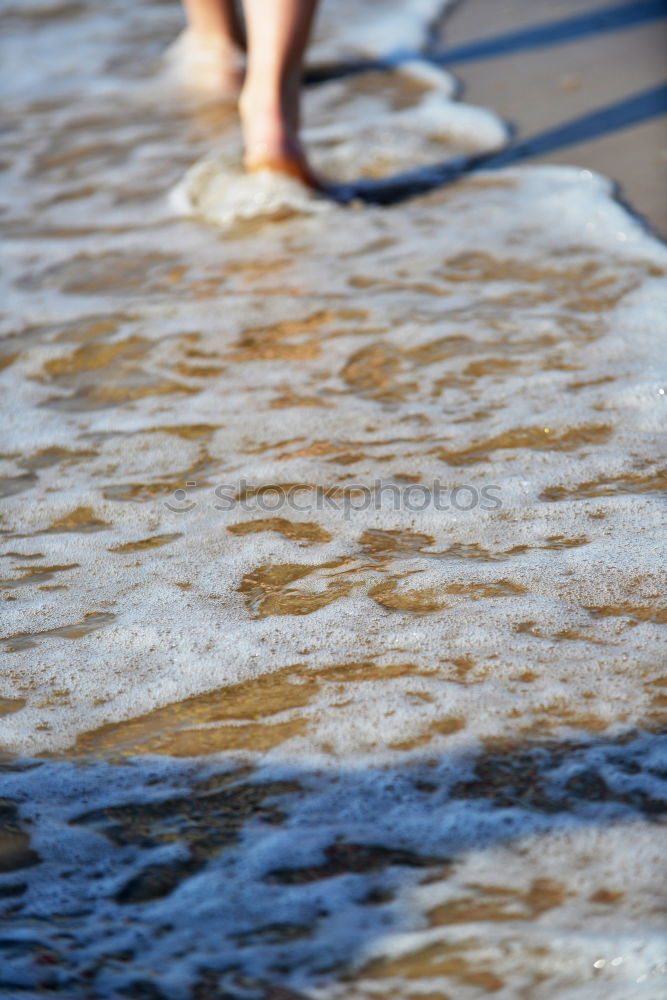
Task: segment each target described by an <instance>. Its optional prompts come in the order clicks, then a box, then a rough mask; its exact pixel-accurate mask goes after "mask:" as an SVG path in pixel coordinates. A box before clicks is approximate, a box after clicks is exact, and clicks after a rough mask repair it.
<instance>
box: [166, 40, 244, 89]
mask: <svg viewBox="0 0 667 1000" xmlns="http://www.w3.org/2000/svg"><path fill="white" fill-rule="evenodd" d="M167 60H168V62H169V64H170V65H171V67H172V69H173V71H174V75H175V76H176V78H177V79H178V82H179V83H180V85H181V86H183V87H184V88H185V89H186V90H188V91H190V93H192V94H193V95H195V96H197V97H218V98H228V99H236V98H237V97H238V95H239V91H240V90H241V85H242V83H243V56H242V53H241V52H240V50H239V49H238V47H237V46H236V45H235V44H234V43H233V42H230V40H229V39H228V38H226V37H223V36H216V35H212V34H210V33H209V34H205V35H203V34H200V33H198V32H196V31H194V30H193V29H192V28H186V30H185V31H183V32H182V33H181V34H180V35H179V37H178V38H177V39H176V41H175V42H174V44H173V45H172V46H171V48H170V49H169V50H168V52H167Z"/></svg>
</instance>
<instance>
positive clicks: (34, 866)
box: [0, 730, 667, 1000]
mask: <svg viewBox="0 0 667 1000" xmlns="http://www.w3.org/2000/svg"><path fill="white" fill-rule="evenodd" d="M230 765H231V769H230ZM0 795H2V798H1V799H0V803H1V804H2V814H0V820H2V821H3V822H4V823H5V824H6V829H7V830H8V831H9V833H10V834H13V836H14V842H13V845H14V846H13V847H12V842H10V844H9V849H7V848H6V847H5V849H4V853H2V854H0V991H1V992H2V995H3V996H6V997H8V998H9V997H12V998H16V1000H19V998H20V997H21V996H26V997H28V996H29V997H33V996H36V995H37V993H36V992H33V991H39V995H40V996H42V995H45V994H44V993H42V992H41V990H45V991H47V992H49V995H51V994H52V993H57V994H58V995H59V996H63V997H67V1000H91V998H93V997H94V998H95V1000H121V998H123V1000H128V998H129V1000H184V998H187V1000H199V998H204V997H205V998H206V1000H209V998H215V1000H304V994H303V993H302V991H301V987H302V986H305V987H306V994H305V995H311V993H310V990H309V989H308V988H307V987H308V984H313V983H317V984H319V985H326V984H331V983H332V982H333V983H336V982H338V983H340V982H341V981H344V978H345V976H346V975H349V974H350V973H352V974H354V972H355V969H357V968H358V967H359V965H362V966H363V964H364V962H365V958H364V956H365V955H366V954H367V949H368V948H369V947H371V948H372V946H373V944H374V942H377V941H378V940H381V939H382V938H383V937H384V936H385V935H387V934H392V933H397V932H401V931H410V930H414V929H415V928H418V927H423V926H424V923H423V921H424V916H423V915H422V914H421V913H420V912H417V911H416V910H415V908H414V904H413V903H411V898H412V897H411V891H412V889H414V888H416V887H417V886H418V885H420V884H423V883H424V882H425V881H433V880H434V879H435V880H437V881H439V882H443V883H444V882H446V881H447V880H448V879H449V878H450V876H451V875H455V865H456V864H457V862H458V861H460V860H463V859H464V858H465V857H466V855H468V854H471V853H476V852H483V851H484V850H486V849H489V848H490V849H494V848H499V847H502V846H508V847H509V846H511V845H512V844H526V843H527V842H528V841H532V840H533V839H537V840H538V841H539V839H540V838H545V837H549V836H552V835H556V836H557V837H562V836H563V835H567V836H569V835H571V834H574V835H575V836H576V835H577V834H578V833H583V834H584V835H585V831H586V830H587V829H589V830H590V829H596V830H600V831H601V830H603V829H605V828H606V829H610V828H612V827H614V826H620V827H622V828H624V829H625V831H626V836H627V837H628V839H629V840H631V838H632V837H633V831H634V830H635V829H637V825H638V824H641V825H642V826H643V827H645V828H646V827H647V826H648V827H649V828H651V827H653V825H654V824H656V826H657V825H662V824H664V821H665V818H666V817H667V742H666V740H665V735H664V734H663V735H661V734H660V733H659V732H656V733H646V732H639V731H637V730H634V731H629V732H626V733H625V734H619V735H618V736H616V737H605V736H604V735H600V736H597V737H592V736H591V735H590V734H587V735H584V736H582V737H580V738H577V737H576V736H574V737H572V738H569V739H562V738H561V739H557V738H553V737H552V738H549V737H548V736H546V738H544V739H543V740H541V741H538V742H535V741H533V742H531V741H530V740H528V741H525V740H522V739H521V738H518V739H517V740H516V742H514V743H512V742H508V743H505V744H502V745H498V746H497V747H495V748H494V747H492V746H488V747H486V748H485V749H482V750H478V751H475V750H474V749H472V748H471V750H470V751H469V752H468V753H459V754H457V753H454V754H449V755H448V754H442V753H441V754H439V755H434V754H433V753H430V754H428V755H426V757H425V758H424V759H422V760H415V759H412V760H409V761H406V762H403V763H400V764H392V765H387V766H384V767H383V766H378V767H370V768H368V767H356V768H355V767H351V768H349V767H348V768H346V767H345V766H338V767H336V766H332V767H331V769H330V770H329V769H326V768H322V767H321V765H320V766H313V767H309V766H308V762H307V761H304V762H302V763H301V764H292V765H290V764H285V765H277V766H275V765H274V766H273V767H266V766H265V767H262V766H261V765H260V766H259V767H258V768H257V769H254V768H252V767H242V766H241V767H238V766H234V762H233V755H232V759H231V760H230V759H229V758H228V757H225V755H222V756H221V757H218V758H212V759H211V758H209V759H208V760H206V759H201V758H199V759H192V758H191V759H189V760H185V761H179V760H173V759H171V760H170V759H165V758H158V759H156V758H154V757H148V758H141V757H138V758H134V759H132V758H127V757H126V758H124V759H123V760H121V761H120V762H119V763H117V764H112V763H105V762H100V761H94V760H91V761H90V762H88V763H87V764H86V763H82V762H74V761H65V760H60V761H57V760H51V761H49V760H47V761H32V762H29V761H24V762H21V761H17V762H15V763H13V764H12V763H8V764H7V763H6V764H4V766H0ZM24 814H25V818H24ZM26 819H27V820H28V823H27V825H25V820H26ZM22 828H24V829H25V830H29V831H30V836H31V838H32V845H31V846H30V847H28V845H21V844H20V842H19V840H18V837H19V831H20V830H21V829H22ZM656 835H657V834H656ZM17 845H18V846H17ZM8 850H9V854H10V855H11V853H12V850H13V852H14V855H13V861H12V863H11V864H6V863H5V864H4V866H3V864H2V862H3V861H5V862H6V861H7V857H8ZM561 850H562V852H563V854H562V857H563V860H565V859H566V858H567V847H566V845H563V846H562V847H561ZM629 850H630V851H631V850H632V847H630V848H629ZM573 863H574V859H573ZM544 871H545V872H546V873H548V871H549V869H548V865H547V866H546V867H545V869H544ZM542 874H543V873H542V867H541V865H540V863H539V861H538V860H537V859H536V856H535V855H534V858H533V862H532V863H531V866H529V867H528V868H527V870H526V881H527V882H529V881H530V879H531V878H534V877H535V876H536V875H537V876H539V879H542ZM498 877H499V879H500V880H501V881H502V873H499V876H498ZM509 877H510V878H511V877H513V876H509ZM603 877H604V876H603ZM563 878H564V879H565V880H566V881H567V880H568V878H569V879H570V887H571V885H572V882H571V873H566V872H563ZM539 879H538V881H539ZM454 885H455V886H457V892H459V893H460V891H461V887H460V886H458V884H457V883H456V882H455V883H454ZM249 887H250V888H249ZM519 891H520V890H519V888H518V887H517V892H519ZM587 891H588V890H587ZM510 895H511V886H510ZM494 898H495V897H494ZM587 905H588V904H586V903H585V901H584V900H583V897H582V906H583V910H582V913H585V912H586V908H587ZM539 912H541V911H538V915H539ZM575 912H576V911H575ZM478 919H479V917H475V915H474V914H471V915H470V916H469V917H468V918H463V917H462V918H461V921H462V926H465V924H466V923H467V922H468V923H469V924H470V930H471V934H473V936H474V935H475V934H478V933H479V930H480V928H479V926H477V924H476V923H475V920H478ZM512 919H513V920H514V924H513V930H512V933H513V935H514V937H515V940H516V939H517V935H518V939H520V938H521V935H522V934H524V933H529V934H530V933H533V931H534V929H535V926H534V925H530V924H529V923H527V922H526V921H528V922H530V920H532V919H533V917H531V916H530V912H528V913H527V914H526V915H525V916H523V917H522V916H521V912H519V913H518V916H517V915H516V914H515V916H514V917H513V918H512ZM535 919H536V917H535ZM571 919H572V918H571ZM576 919H577V918H576V917H575V918H574V920H575V921H576ZM582 919H584V918H583V917H582ZM631 919H632V918H631V917H629V916H628V913H627V911H626V913H625V915H624V916H623V917H621V918H620V924H619V927H620V929H621V933H625V930H626V929H627V926H628V921H629V920H631ZM649 923H650V922H649ZM529 925H530V926H531V930H530V931H529V932H527V931H526V928H528V927H529ZM444 929H445V931H446V928H444ZM578 930H581V931H582V933H583V931H584V928H577V927H576V926H572V927H570V928H569V929H568V932H570V933H574V934H576V933H577V931H578ZM646 930H647V928H646V927H644V925H642V930H641V933H642V934H645V933H646ZM546 933H548V931H546ZM656 933H658V932H656ZM613 935H614V932H613V931H612V932H611V937H610V947H613V946H614V936H613ZM584 936H585V935H584ZM455 940H456V939H455ZM445 947H446V942H445ZM44 956H46V958H45V957H44ZM463 964H464V965H465V962H464V963H463ZM527 971H529V970H527ZM590 971H591V976H592V975H593V974H594V970H593V969H591V970H590ZM341 977H342V978H341ZM197 978H199V988H197V987H195V986H194V981H195V980H196V979H197ZM188 980H189V981H190V983H191V985H190V986H189V987H186V983H187V981H188ZM656 986H657V983H656ZM466 995H467V994H466ZM654 995H656V996H657V993H656V994H654Z"/></svg>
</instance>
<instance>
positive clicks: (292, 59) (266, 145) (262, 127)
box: [239, 0, 320, 187]
mask: <svg viewBox="0 0 667 1000" xmlns="http://www.w3.org/2000/svg"><path fill="white" fill-rule="evenodd" d="M316 7H317V0H244V8H245V15H246V25H247V32H248V68H247V73H246V79H245V83H244V86H243V92H242V94H241V101H240V103H239V110H240V113H241V124H242V126H243V139H244V143H245V166H246V170H248V171H251V172H252V171H257V170H263V169H269V170H276V171H279V172H280V173H284V174H289V175H290V176H292V177H296V178H297V179H298V180H300V181H303V182H304V183H305V184H308V185H309V186H311V187H320V184H319V183H318V181H317V179H316V178H315V176H314V175H313V173H312V171H311V170H310V167H309V166H308V161H307V160H306V156H305V153H304V151H303V148H302V146H301V143H300V141H299V103H300V101H299V98H300V89H301V72H302V63H303V55H304V51H305V48H306V44H307V42H308V37H309V35H310V29H311V26H312V23H313V17H314V14H315V9H316Z"/></svg>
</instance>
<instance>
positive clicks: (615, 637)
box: [0, 0, 667, 1000]
mask: <svg viewBox="0 0 667 1000" xmlns="http://www.w3.org/2000/svg"><path fill="white" fill-rule="evenodd" d="M349 6H352V7H353V8H354V9H353V11H352V12H351V13H349V15H348V16H347V17H345V18H342V17H341V18H338V19H337V18H336V16H335V10H334V5H333V3H331V4H329V6H328V7H326V6H325V9H324V12H323V17H322V21H321V25H320V30H319V36H318V39H317V40H316V43H315V45H314V47H313V50H312V54H311V61H312V63H313V64H314V65H315V66H322V65H332V64H335V63H336V62H337V61H340V60H344V59H355V58H356V59H358V58H360V57H363V56H365V55H370V56H374V57H375V56H377V55H378V53H392V52H393V53H395V52H396V51H397V50H399V49H410V50H412V49H413V48H414V49H415V50H417V49H418V48H419V47H420V46H421V45H427V44H428V40H429V24H431V23H432V21H433V20H434V18H436V17H437V16H438V14H439V13H441V10H440V8H441V6H442V5H439V4H435V3H433V2H431V0H424V2H415V3H414V4H412V5H409V4H406V5H405V7H404V8H401V10H402V12H403V13H402V15H401V17H400V18H398V17H397V18H393V17H392V18H386V19H382V20H381V22H378V14H377V8H378V4H377V3H376V4H371V3H368V4H366V5H349ZM3 15H4V19H5V23H6V25H7V31H6V39H5V44H6V46H7V49H8V57H7V60H6V61H5V64H6V65H7V66H8V68H9V69H10V76H9V78H8V86H7V88H6V91H5V94H6V96H5V99H4V104H5V107H4V111H5V116H4V117H5V121H6V122H7V125H6V127H5V131H4V133H3V153H2V160H3V163H2V165H3V168H4V179H5V180H4V186H3V194H2V210H3V216H2V217H3V222H4V229H5V247H4V257H5V266H4V268H3V279H2V280H3V302H4V315H3V318H2V341H1V343H0V368H1V372H0V379H1V380H2V390H3V396H2V399H3V404H2V405H3V427H2V444H1V445H0V447H1V449H2V455H1V456H0V496H1V497H2V507H1V509H0V532H1V538H2V579H1V583H0V585H1V587H2V598H3V600H2V611H3V614H2V632H1V636H0V647H1V649H2V652H1V656H2V670H1V671H0V748H2V751H3V757H2V761H1V763H0V766H1V767H2V772H1V775H0V795H1V796H2V798H1V799H0V991H2V993H3V995H5V996H8V997H11V998H12V1000H13V998H14V997H16V998H24V1000H25V998H32V997H42V996H53V995H62V996H64V997H67V998H68V1000H70V998H71V1000H78V998H98V997H99V998H113V1000H116V998H118V1000H119V998H121V997H131V998H148V1000H186V998H192V1000H207V998H223V997H224V998H226V1000H230V998H234V1000H245V998H248V1000H260V998H263V1000H297V998H299V997H301V998H305V997H308V998H313V1000H315V998H317V1000H319V998H322V1000H325V998H327V1000H328V998H341V1000H343V998H344V1000H356V998H364V1000H365V998H383V1000H384V998H407V1000H418V998H419V1000H436V998H437V1000H447V998H449V1000H476V998H480V997H486V996H493V997H495V998H498V1000H523V998H526V1000H554V998H561V997H562V998H568V1000H570V998H572V1000H597V998H604V1000H635V998H638V1000H658V998H661V997H663V996H664V993H665V973H666V972H667V947H666V940H667V926H666V923H667V922H666V921H665V894H664V882H665V878H664V875H665V872H664V854H665V837H664V830H665V825H664V824H665V815H666V814H667V748H666V745H665V739H664V732H665V723H666V715H665V707H666V705H667V675H666V672H665V665H664V664H665V641H664V634H665V625H666V624H667V599H666V598H665V586H664V537H665V494H666V493H667V467H666V465H665V448H664V442H665V433H664V421H665V406H666V405H667V401H666V393H667V363H666V362H665V357H666V354H665V349H664V342H665V325H666V324H665V315H666V311H665V305H666V303H667V282H666V281H665V275H666V273H667V252H666V251H665V248H664V246H663V245H661V244H660V243H659V242H657V241H656V240H655V239H654V238H653V237H652V236H651V235H650V234H649V233H647V232H646V230H645V228H644V227H643V226H642V224H641V223H640V222H639V221H638V220H637V219H635V218H633V217H632V216H631V215H630V214H628V212H627V211H626V210H625V209H623V208H622V207H621V206H620V205H619V204H617V203H616V202H615V201H614V200H613V198H612V196H611V195H612V189H611V185H610V183H609V182H607V181H606V180H605V179H603V178H601V177H598V176H594V175H591V174H590V173H589V172H587V171H581V170H578V169H576V168H554V167H541V168H530V167H528V168H521V169H515V170H503V171H488V172H486V173H485V172H482V171H476V172H474V173H470V174H468V175H466V176H465V177H462V178H461V179H460V180H458V181H456V182H455V183H451V184H449V185H447V186H444V187H441V188H438V189H436V190H433V191H432V192H431V193H430V194H427V195H423V196H422V197H420V198H415V199H412V200H410V201H404V202H402V203H397V204H394V205H392V206H391V207H385V208H377V207H371V206H368V205H364V204H363V202H362V201H361V200H360V198H359V197H354V193H355V191H357V194H358V193H359V192H362V193H363V192H366V193H368V191H372V190H373V184H378V185H379V186H382V185H383V184H384V185H385V187H384V188H383V190H386V188H387V179H389V180H391V178H393V177H397V176H401V177H402V176H404V175H405V173H406V171H411V170H415V169H418V168H421V167H423V166H425V165H426V166H428V165H431V164H433V163H439V164H441V165H442V164H443V162H444V163H445V164H449V165H451V166H453V167H457V166H458V167H460V166H461V164H462V163H464V162H465V159H466V158H467V157H470V156H476V155H478V154H480V153H483V152H485V151H490V150H493V149H496V148H499V147H500V146H501V145H502V143H503V142H504V141H506V136H507V133H506V131H505V129H504V127H503V125H502V123H501V122H500V121H499V120H498V119H497V118H496V116H495V115H494V114H493V113H492V112H491V111H487V110H485V109H473V108H469V107H467V106H465V105H463V104H461V103H458V102H456V101H455V100H454V99H453V97H452V95H453V92H454V86H453V82H452V81H451V79H450V78H449V77H448V76H446V75H445V74H441V73H436V72H435V71H434V70H433V69H432V68H431V67H430V65H429V64H427V63H425V62H424V61H423V60H419V59H417V58H411V59H409V60H407V59H406V60H404V61H403V63H402V64H401V66H400V67H399V68H397V69H387V70H384V71H380V70H376V71H374V72H373V73H369V74H356V75H351V76H349V77H347V78H345V79H337V80H330V81H329V82H326V83H321V84H318V85H317V86H313V87H311V88H310V89H309V91H308V94H307V97H306V119H307V127H308V132H307V136H308V141H309V145H310V147H311V149H312V151H313V158H314V160H315V161H316V162H317V164H318V166H319V167H320V168H321V169H322V170H323V171H324V172H327V173H329V174H330V176H332V177H335V178H337V179H338V180H339V181H341V182H344V183H345V184H346V185H348V189H347V191H348V195H349V197H350V198H351V201H350V203H349V204H347V205H346V206H342V205H339V204H335V203H332V202H329V201H325V200H322V199H314V198H311V197H309V196H307V195H305V194H304V193H303V192H302V191H301V190H300V189H299V188H297V187H294V186H292V185H289V184H287V185H280V184H276V183H275V182H274V181H272V180H271V179H270V178H268V177H266V176H265V177H259V178H256V179H254V180H253V181H247V180H246V179H244V178H243V177H242V175H241V174H240V172H239V170H238V167H237V165H236V164H237V158H238V143H239V140H238V134H237V127H236V124H235V122H234V116H233V113H232V109H231V108H230V107H229V106H227V105H224V104H214V103H209V104H201V103H200V104H196V103H193V102H192V101H188V100H186V99H185V98H183V97H182V96H181V95H179V94H178V92H177V91H175V90H174V89H173V85H172V84H171V83H170V82H169V80H168V79H167V75H166V72H165V70H164V69H163V68H162V67H163V64H162V62H161V56H162V53H163V51H164V50H165V48H166V47H167V46H168V45H169V43H170V42H171V41H173V39H174V37H175V36H176V35H177V33H178V30H179V25H180V20H179V12H178V8H177V7H176V6H174V5H172V4H166V3H147V4H144V5H141V6H137V5H134V4H130V3H129V2H124V0H116V2H115V3H113V4H112V5H111V6H104V7H100V6H99V5H93V4H90V3H84V2H73V3H67V4H65V3H62V2H57V3H45V2H41V3H39V4H37V3H32V2H26V3H21V4H20V5H19V4H11V3H5V4H3ZM355 17H356V18H357V30H356V31H355V32H350V31H349V30H347V26H349V24H351V23H352V22H353V21H354V18H355ZM379 23H381V24H382V31H379V29H378V28H377V26H378V24H379ZM343 25H344V26H345V30H344V29H343ZM369 26H370V27H369ZM367 28H368V30H367ZM37 64H38V65H39V67H40V70H39V73H36V71H35V65H37ZM170 88H171V89H170ZM355 185H356V186H355Z"/></svg>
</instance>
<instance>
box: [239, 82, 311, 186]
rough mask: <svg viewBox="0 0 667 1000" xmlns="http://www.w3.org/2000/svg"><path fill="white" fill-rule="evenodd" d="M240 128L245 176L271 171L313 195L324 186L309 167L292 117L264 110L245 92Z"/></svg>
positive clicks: (258, 102)
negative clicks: (246, 174) (243, 147)
mask: <svg viewBox="0 0 667 1000" xmlns="http://www.w3.org/2000/svg"><path fill="white" fill-rule="evenodd" d="M239 113H240V116H241V126H242V128H243V142H244V146H245V155H244V159H243V163H244V166H245V168H246V170H247V171H248V173H251V174H252V173H258V172H259V171H260V170H272V171H274V172H275V173H279V174H285V175H286V176H288V177H293V178H294V179H295V180H297V181H299V182H300V183H301V184H305V185H306V187H309V188H312V189H313V190H314V191H323V190H324V189H325V185H324V183H323V181H322V180H321V179H320V178H319V177H317V175H316V174H315V173H314V171H313V170H312V168H311V166H310V164H309V163H308V158H307V156H306V153H305V151H304V149H303V146H302V145H301V142H300V140H299V133H298V127H297V124H296V122H295V121H293V120H292V116H290V115H289V114H288V113H285V112H284V111H283V110H282V109H281V108H276V107H267V105H266V103H265V102H264V101H260V100H257V99H255V98H253V95H252V94H250V93H249V92H248V91H247V90H244V91H243V93H242V95H241V100H240V101H239Z"/></svg>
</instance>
